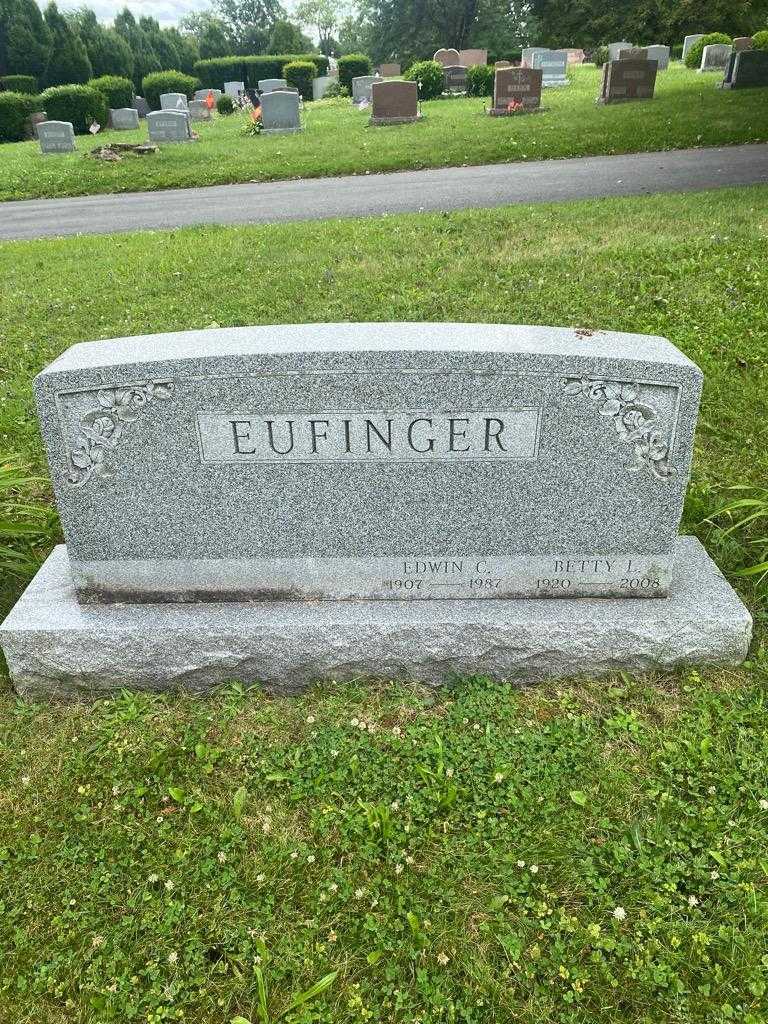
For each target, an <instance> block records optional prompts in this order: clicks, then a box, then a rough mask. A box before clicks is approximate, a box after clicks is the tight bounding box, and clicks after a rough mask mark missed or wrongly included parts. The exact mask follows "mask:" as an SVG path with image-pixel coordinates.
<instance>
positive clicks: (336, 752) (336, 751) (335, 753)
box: [331, 750, 339, 757]
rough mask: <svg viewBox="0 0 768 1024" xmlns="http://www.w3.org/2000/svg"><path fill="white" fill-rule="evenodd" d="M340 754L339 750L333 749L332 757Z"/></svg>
mask: <svg viewBox="0 0 768 1024" xmlns="http://www.w3.org/2000/svg"><path fill="white" fill-rule="evenodd" d="M338 756H339V752H338V750H332V751H331V757H338Z"/></svg>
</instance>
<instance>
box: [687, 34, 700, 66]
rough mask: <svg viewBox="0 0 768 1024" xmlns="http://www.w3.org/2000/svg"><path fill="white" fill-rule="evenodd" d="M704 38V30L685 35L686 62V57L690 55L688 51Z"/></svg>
mask: <svg viewBox="0 0 768 1024" xmlns="http://www.w3.org/2000/svg"><path fill="white" fill-rule="evenodd" d="M703 38H704V33H703V32H694V33H693V34H692V35H690V36H686V37H685V39H684V40H683V62H685V58H686V57H687V56H688V51H689V50H690V48H691V47H692V46H695V45H696V43H698V41H699V40H700V39H703Z"/></svg>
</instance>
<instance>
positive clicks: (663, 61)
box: [645, 43, 670, 71]
mask: <svg viewBox="0 0 768 1024" xmlns="http://www.w3.org/2000/svg"><path fill="white" fill-rule="evenodd" d="M645 52H646V56H647V58H648V60H655V61H656V63H657V64H658V70H659V71H666V70H667V68H668V67H669V56H670V49H669V47H668V46H662V45H660V44H658V43H654V45H653V46H646V48H645Z"/></svg>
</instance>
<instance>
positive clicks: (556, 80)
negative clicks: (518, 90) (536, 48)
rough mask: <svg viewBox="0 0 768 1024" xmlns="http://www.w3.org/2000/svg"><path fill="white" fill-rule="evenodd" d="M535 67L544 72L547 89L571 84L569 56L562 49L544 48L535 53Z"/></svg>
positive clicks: (543, 81) (544, 83)
mask: <svg viewBox="0 0 768 1024" xmlns="http://www.w3.org/2000/svg"><path fill="white" fill-rule="evenodd" d="M533 67H534V68H540V69H541V71H542V72H543V78H542V85H543V87H544V88H545V89H547V88H549V87H550V86H562V85H568V84H569V82H568V73H567V70H568V56H567V54H565V53H563V52H562V51H557V50H544V51H540V52H539V53H534V55H533Z"/></svg>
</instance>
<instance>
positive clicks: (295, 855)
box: [291, 850, 299, 860]
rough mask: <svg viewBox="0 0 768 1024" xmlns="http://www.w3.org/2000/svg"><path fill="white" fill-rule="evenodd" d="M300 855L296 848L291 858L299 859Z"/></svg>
mask: <svg viewBox="0 0 768 1024" xmlns="http://www.w3.org/2000/svg"><path fill="white" fill-rule="evenodd" d="M298 856H299V855H298V853H296V851H295V850H294V851H293V853H292V854H291V860H297V859H298Z"/></svg>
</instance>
